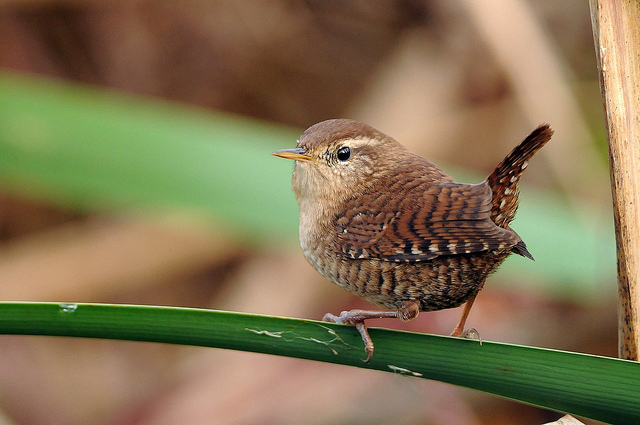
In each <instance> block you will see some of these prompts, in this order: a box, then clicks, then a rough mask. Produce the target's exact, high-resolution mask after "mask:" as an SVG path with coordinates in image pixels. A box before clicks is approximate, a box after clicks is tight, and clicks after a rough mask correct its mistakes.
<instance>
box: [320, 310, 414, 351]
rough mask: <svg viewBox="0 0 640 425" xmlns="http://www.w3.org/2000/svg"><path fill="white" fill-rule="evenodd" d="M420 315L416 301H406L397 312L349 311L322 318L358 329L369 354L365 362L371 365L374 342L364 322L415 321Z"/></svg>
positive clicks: (329, 314) (326, 315)
mask: <svg viewBox="0 0 640 425" xmlns="http://www.w3.org/2000/svg"><path fill="white" fill-rule="evenodd" d="M418 313H419V305H418V303H417V302H415V301H405V302H404V303H403V305H402V307H401V308H399V309H398V310H395V311H376V310H349V311H343V312H342V313H340V316H336V315H334V314H331V313H327V314H325V315H324V317H323V318H322V321H324V322H333V323H338V324H341V325H353V326H355V327H356V329H357V330H358V332H360V336H362V341H363V342H364V351H365V352H366V353H367V358H366V359H365V360H363V362H365V363H369V362H370V361H371V358H372V357H373V340H372V339H371V336H370V335H369V331H368V330H367V326H366V325H365V323H364V321H365V320H367V319H396V318H399V319H402V320H404V321H409V320H413V319H415V317H416V316H417V315H418Z"/></svg>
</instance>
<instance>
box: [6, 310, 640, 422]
mask: <svg viewBox="0 0 640 425" xmlns="http://www.w3.org/2000/svg"><path fill="white" fill-rule="evenodd" d="M0 333H1V334H21V335H50V336H68V337H86V338H105V339H119V340H131V341H147V342H158V343H168V344H184V345H194V346H203V347H216V348H226V349H233V350H242V351H251V352H257V353H266V354H275V355H280V356H288V357H297V358H302V359H309V360H317V361H323V362H329V363H336V364H343V365H350V366H357V367H361V368H368V369H377V370H382V371H387V372H392V373H400V374H403V375H407V376H414V377H422V378H428V379H435V380H439V381H443V382H448V383H452V384H456V385H461V386H465V387H468V388H473V389H476V390H481V391H485V392H489V393H492V394H496V395H500V396H503V397H507V398H511V399H515V400H519V401H522V402H525V403H529V404H533V405H537V406H541V407H545V408H549V409H554V410H559V411H562V412H566V413H570V414H574V415H578V416H584V417H588V418H592V419H597V420H601V421H605V422H610V423H626V424H629V423H639V422H640V392H639V391H638V387H639V385H640V364H637V363H635V362H630V361H625V360H619V359H612V358H606V357H598V356H592V355H586V354H578V353H569V352H563V351H556V350H548V349H541V348H533V347H524V346H517V345H510V344H500V343H492V342H483V343H482V344H480V343H479V342H478V341H476V340H465V339H460V338H451V337H441V336H434V335H425V334H416V333H410V332H399V331H391V330H385V329H371V336H372V338H373V340H374V342H375V344H376V351H375V354H374V356H373V360H372V361H371V363H369V364H365V363H363V362H362V359H363V357H364V352H363V350H362V341H361V339H360V335H359V334H358V332H357V331H356V330H355V329H354V328H353V327H350V326H342V325H335V324H329V323H323V322H316V321H310V320H299V319H290V318H280V317H271V316H261V315H252V314H241V313H232V312H222V311H213V310H200V309H188V308H177V307H156V306H129V305H102V304H59V303H0Z"/></svg>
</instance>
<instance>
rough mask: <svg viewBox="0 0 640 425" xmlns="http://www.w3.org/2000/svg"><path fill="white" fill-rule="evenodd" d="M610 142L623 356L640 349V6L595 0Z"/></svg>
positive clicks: (634, 2) (596, 38)
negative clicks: (639, 285)
mask: <svg viewBox="0 0 640 425" xmlns="http://www.w3.org/2000/svg"><path fill="white" fill-rule="evenodd" d="M589 4H590V7H591V21H592V25H593V34H594V42H595V48H596V56H597V58H598V69H599V72H600V88H601V92H602V99H603V104H604V110H605V118H606V124H607V138H608V140H609V163H610V173H611V185H612V191H613V207H614V219H615V225H616V242H617V243H616V245H617V251H618V254H617V255H618V294H619V307H618V317H619V328H618V329H619V331H618V334H619V348H618V349H619V356H620V357H621V358H625V359H631V360H636V361H637V360H638V346H639V344H640V315H639V313H640V299H639V296H640V293H639V292H638V280H639V278H640V246H639V244H640V2H639V1H637V0H590V2H589Z"/></svg>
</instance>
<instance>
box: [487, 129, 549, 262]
mask: <svg viewBox="0 0 640 425" xmlns="http://www.w3.org/2000/svg"><path fill="white" fill-rule="evenodd" d="M552 135H553V130H551V128H550V127H549V126H548V125H547V124H543V125H541V126H539V127H538V128H536V129H535V130H533V132H532V133H531V134H530V135H528V136H527V138H526V139H524V140H523V141H522V143H520V144H519V145H518V146H517V147H516V148H515V149H514V150H512V151H511V153H510V154H509V155H507V156H506V158H505V159H503V160H502V162H500V164H498V166H497V167H496V169H495V170H493V173H491V175H490V176H489V177H487V182H488V183H489V187H491V190H492V191H493V199H492V207H491V220H493V222H494V223H496V224H497V225H498V226H500V227H503V228H507V227H508V226H509V223H511V220H513V217H514V216H515V214H516V210H517V209H518V183H519V181H520V176H521V175H522V173H523V172H524V170H525V168H527V165H528V164H529V160H530V159H531V157H532V156H533V155H534V154H535V153H536V152H538V150H540V148H542V147H543V146H544V145H545V143H547V142H548V141H549V140H550V139H551V136H552ZM525 249H526V248H525Z"/></svg>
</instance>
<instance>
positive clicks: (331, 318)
mask: <svg viewBox="0 0 640 425" xmlns="http://www.w3.org/2000/svg"><path fill="white" fill-rule="evenodd" d="M322 321H323V322H333V323H338V324H341V325H353V326H355V327H356V329H357V330H358V332H360V336H361V337H362V341H363V342H364V351H365V353H367V358H366V359H363V360H362V361H363V362H364V363H369V362H370V361H371V359H372V358H373V340H372V339H371V336H370V335H369V331H368V330H367V326H366V325H365V324H364V321H365V317H363V315H362V314H361V313H360V311H359V310H350V311H343V312H341V313H340V316H336V315H335V314H331V313H327V314H325V315H324V317H323V318H322Z"/></svg>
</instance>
